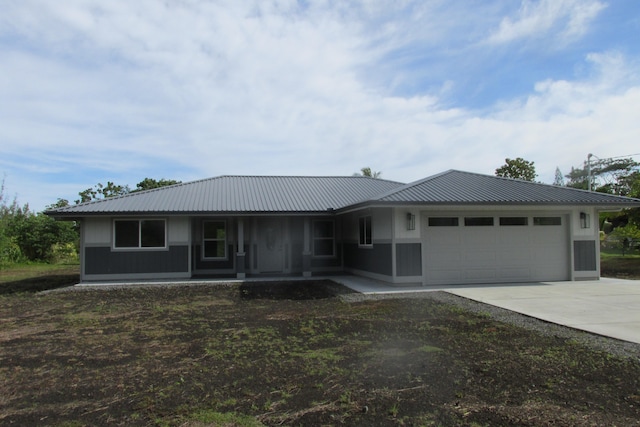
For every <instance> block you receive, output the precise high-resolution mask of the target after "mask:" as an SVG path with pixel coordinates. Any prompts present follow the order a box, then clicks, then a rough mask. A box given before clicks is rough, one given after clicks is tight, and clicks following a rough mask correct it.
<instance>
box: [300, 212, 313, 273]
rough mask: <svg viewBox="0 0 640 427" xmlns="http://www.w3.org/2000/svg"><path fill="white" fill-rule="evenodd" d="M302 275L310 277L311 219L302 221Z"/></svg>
mask: <svg viewBox="0 0 640 427" xmlns="http://www.w3.org/2000/svg"><path fill="white" fill-rule="evenodd" d="M302 248H303V249H302V275H303V276H304V277H311V219H309V218H305V219H304V242H303V245H302Z"/></svg>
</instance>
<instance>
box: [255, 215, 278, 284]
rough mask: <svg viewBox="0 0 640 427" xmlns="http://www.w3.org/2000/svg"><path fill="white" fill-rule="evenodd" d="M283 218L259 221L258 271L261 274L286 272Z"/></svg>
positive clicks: (261, 219)
mask: <svg viewBox="0 0 640 427" xmlns="http://www.w3.org/2000/svg"><path fill="white" fill-rule="evenodd" d="M282 236H283V230H282V218H260V219H259V220H258V269H259V270H260V272H261V273H282V271H283V270H284V250H283V246H284V245H283V241H282Z"/></svg>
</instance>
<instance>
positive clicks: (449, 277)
mask: <svg viewBox="0 0 640 427" xmlns="http://www.w3.org/2000/svg"><path fill="white" fill-rule="evenodd" d="M461 280H462V277H461V275H460V270H434V271H429V272H428V273H427V282H428V283H431V284H434V285H439V284H443V283H460V281H461Z"/></svg>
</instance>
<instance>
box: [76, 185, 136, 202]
mask: <svg viewBox="0 0 640 427" xmlns="http://www.w3.org/2000/svg"><path fill="white" fill-rule="evenodd" d="M130 192H131V189H130V188H129V186H128V185H124V186H122V185H116V184H114V183H113V182H111V181H108V182H107V185H103V184H101V183H98V184H96V185H94V186H93V187H90V188H87V189H86V190H84V191H81V192H79V193H78V195H79V196H80V199H78V200H76V204H78V203H86V202H91V201H93V200H100V199H104V198H107V197H115V196H122V195H124V194H127V193H130Z"/></svg>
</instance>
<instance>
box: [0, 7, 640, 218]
mask: <svg viewBox="0 0 640 427" xmlns="http://www.w3.org/2000/svg"><path fill="white" fill-rule="evenodd" d="M0 5H1V6H2V8H1V9H2V11H3V13H2V14H1V15H0V174H2V175H3V176H4V181H5V196H8V197H11V198H13V197H14V196H15V197H16V198H17V200H18V202H19V203H20V204H25V203H29V205H30V206H31V208H32V209H33V210H35V211H39V210H42V209H44V207H45V206H46V205H48V204H51V203H54V202H55V201H56V200H57V199H58V198H65V199H68V200H70V201H73V200H75V199H76V198H77V197H78V196H77V193H78V192H79V191H81V190H84V189H86V188H88V187H91V186H93V185H95V184H97V183H99V182H101V183H106V182H107V181H113V182H115V183H117V184H122V185H124V184H128V185H130V186H132V187H135V184H136V183H138V182H140V181H142V180H143V179H144V178H145V177H149V178H155V179H161V178H166V179H176V180H181V181H189V180H194V179H200V178H206V177H211V176H217V175H223V174H225V175H226V174H228V175H240V174H242V175H244V174H251V175H351V174H353V173H354V172H357V171H358V170H359V169H360V168H361V167H364V166H370V167H371V168H372V169H374V170H376V171H382V177H383V178H386V179H391V180H397V181H402V182H410V181H414V180H417V179H420V178H423V177H426V176H429V175H432V174H436V173H439V172H442V171H444V170H447V169H461V170H467V171H472V172H479V173H485V174H493V173H494V171H495V169H496V168H498V167H500V166H501V165H502V164H504V160H505V158H507V157H509V158H516V157H523V158H525V159H527V160H529V161H533V162H535V166H536V170H537V172H538V175H539V176H538V179H539V180H540V181H542V182H547V183H551V182H553V179H554V174H555V170H556V167H559V168H560V170H561V171H562V172H563V173H565V174H566V173H568V172H569V171H570V169H571V167H572V166H581V165H582V163H583V162H584V161H585V160H586V158H587V155H588V153H593V154H594V155H596V156H598V157H600V158H606V157H614V156H624V155H629V154H636V153H639V152H640V120H639V118H640V116H639V114H640V113H639V112H640V43H638V42H637V40H638V39H639V37H640V2H638V1H636V0H615V1H614V0H611V1H605V0H540V1H515V0H501V1H490V0H487V1H482V2H470V1H466V0H465V1H462V0H460V1H451V0H437V1H428V0H422V1H415V2H413V1H402V2H399V1H360V2H358V1H352V2H343V1H318V2H315V1H272V2H269V1H262V0H259V1H241V2H238V1H233V0H232V1H204V0H202V1H197V0H193V1H180V2H179V1H167V2H159V1H156V0H136V1H135V2H134V1H128V0H122V1H120V0H112V1H108V2H105V1H91V0H82V1H81V0H66V1H64V2H51V1H44V0H41V1H35V0H34V1H32V0H21V1H19V2H15V1H9V0H6V1H5V0H0ZM635 158H636V160H640V159H639V157H638V156H635Z"/></svg>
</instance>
